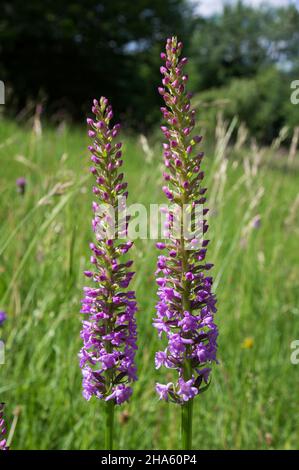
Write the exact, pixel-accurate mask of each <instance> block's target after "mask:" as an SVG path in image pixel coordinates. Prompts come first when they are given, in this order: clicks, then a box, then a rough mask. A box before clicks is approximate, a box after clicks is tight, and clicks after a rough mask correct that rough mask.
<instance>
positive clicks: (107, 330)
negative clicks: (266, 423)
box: [79, 97, 137, 404]
mask: <svg viewBox="0 0 299 470" xmlns="http://www.w3.org/2000/svg"><path fill="white" fill-rule="evenodd" d="M92 111H93V113H94V115H95V119H87V123H88V125H89V128H90V129H89V131H88V135H89V137H91V138H92V139H93V144H92V145H91V146H89V150H90V152H91V161H92V164H93V166H92V167H91V169H90V171H91V173H92V174H93V175H94V176H95V179H96V184H95V186H94V187H93V193H94V195H95V197H96V201H95V202H93V204H92V207H93V211H94V218H93V221H92V227H93V230H94V232H95V239H96V241H95V243H91V244H90V248H91V251H92V256H91V260H90V261H91V264H92V265H93V268H94V269H93V270H91V271H85V276H87V278H90V279H91V280H93V282H94V285H93V287H85V288H84V293H85V296H84V299H83V300H82V304H83V305H82V310H81V313H83V314H84V315H86V316H87V319H86V320H84V321H83V328H82V331H81V337H82V339H83V348H82V350H81V351H80V354H79V356H80V367H81V368H82V372H83V396H84V397H85V398H86V399H87V400H89V399H90V398H91V396H92V395H95V396H96V397H97V398H100V399H104V400H106V401H108V400H114V402H115V403H116V404H121V403H122V402H124V401H126V400H128V399H129V398H130V396H131V394H132V389H131V386H130V384H131V382H133V381H135V380H136V367H135V362H134V358H135V352H136V349H137V346H136V320H135V313H136V310H137V307H136V301H135V293H134V292H133V291H129V290H127V287H128V286H129V284H130V281H131V279H132V277H133V275H134V273H133V272H131V271H130V268H131V266H132V263H133V262H132V261H131V260H127V261H126V260H125V259H122V258H125V254H126V253H127V252H128V250H129V249H130V248H131V246H132V243H131V242H126V243H124V242H122V241H121V238H114V237H112V235H111V233H110V228H111V225H112V220H111V216H112V215H111V214H109V212H108V214H107V211H101V210H100V207H101V206H103V203H104V204H105V205H106V206H107V208H108V207H109V208H112V209H116V208H117V206H118V203H119V200H123V198H125V199H126V198H127V195H128V193H127V191H126V188H127V183H125V182H124V181H123V177H124V175H123V173H120V172H119V168H120V167H121V166H122V163H123V161H122V159H121V157H122V151H121V146H122V144H121V143H120V142H117V143H115V138H116V137H117V135H118V133H119V130H120V125H119V124H116V125H114V126H113V127H112V126H110V121H111V119H112V118H113V111H112V108H111V106H110V105H109V103H108V100H107V99H106V98H104V97H102V98H101V99H100V100H99V101H97V100H94V102H93V107H92ZM113 223H114V230H115V232H117V233H119V232H120V229H121V226H122V229H121V230H122V235H125V234H126V230H127V227H128V218H126V220H125V223H121V221H115V222H113ZM123 225H124V227H123ZM122 238H124V236H123V237H122Z"/></svg>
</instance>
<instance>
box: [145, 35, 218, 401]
mask: <svg viewBox="0 0 299 470" xmlns="http://www.w3.org/2000/svg"><path fill="white" fill-rule="evenodd" d="M182 47H183V46H182V43H181V42H177V39H176V38H172V39H168V40H167V44H166V53H162V54H161V58H162V59H163V60H164V62H165V65H163V66H162V67H161V69H160V70H161V73H162V75H163V80H162V83H163V85H164V86H163V87H160V88H159V89H158V90H159V93H160V95H162V97H163V99H164V101H165V104H166V106H165V107H163V108H161V111H162V114H163V117H164V119H165V120H166V121H167V125H164V126H162V127H161V129H162V132H163V134H164V136H165V137H166V139H167V142H166V143H164V144H163V147H164V153H163V154H164V161H165V166H166V172H165V173H164V174H163V176H164V179H165V181H166V184H167V186H164V187H163V191H164V193H165V194H166V196H167V198H168V199H169V200H170V201H171V202H172V203H173V204H172V205H171V206H170V208H169V209H168V210H167V213H166V230H167V231H166V234H165V235H167V241H166V243H157V248H159V249H161V250H165V249H166V254H165V255H162V256H159V258H158V266H157V272H156V275H157V284H158V286H159V287H158V296H159V302H158V304H157V317H156V318H155V320H154V326H155V327H156V328H157V330H158V332H159V336H160V337H162V335H163V334H166V336H167V340H168V345H167V347H166V349H165V350H164V351H159V352H157V353H156V358H155V364H156V368H157V369H158V368H160V367H161V366H165V367H167V368H168V369H175V370H176V371H177V372H178V380H177V382H176V383H172V382H170V383H168V384H166V385H164V384H159V383H158V384H157V385H156V390H157V393H158V394H159V397H160V398H161V399H165V400H171V401H174V402H176V403H181V404H182V403H184V402H186V401H188V400H190V399H192V398H194V397H195V396H196V395H198V394H199V393H201V392H203V391H204V390H205V389H206V388H207V386H208V384H209V375H210V370H211V369H210V364H211V362H212V361H216V349H217V343H216V339H217V334H218V333H217V327H216V325H215V324H214V318H213V317H214V313H215V312H216V307H215V304H216V298H215V295H214V294H213V293H212V290H211V288H212V282H213V280H212V277H211V276H208V275H207V273H206V272H207V271H208V270H209V269H211V267H212V266H213V265H212V264H209V263H206V262H205V257H206V251H207V245H208V243H209V240H207V239H205V236H204V235H205V234H206V232H207V230H208V224H207V220H206V218H205V216H206V214H207V212H208V209H206V208H205V207H204V204H205V202H206V198H205V193H206V188H204V187H203V186H202V180H203V178H204V173H203V171H202V169H201V162H202V159H203V156H204V154H203V152H201V151H200V152H199V151H198V150H197V149H196V147H197V144H198V143H200V141H201V136H198V135H193V133H192V131H193V128H194V126H195V110H194V109H192V108H191V103H190V98H191V95H190V94H189V93H188V92H186V83H187V81H188V76H187V75H186V74H185V73H184V71H183V69H184V65H185V64H186V63H187V59H186V58H184V57H183V58H181V51H182ZM174 206H179V207H181V208H183V207H185V206H189V207H192V208H193V209H194V208H195V207H200V208H201V214H202V217H201V219H200V221H198V220H197V219H196V218H195V217H194V214H193V215H192V217H191V222H192V224H195V225H196V224H197V225H196V226H195V228H194V233H195V235H194V239H192V240H191V242H190V241H189V239H187V238H186V237H185V232H183V230H181V232H180V236H179V237H177V236H174V235H173V233H172V232H171V230H169V229H170V227H171V226H172V225H173V223H174V219H175V217H176V210H175V208H173V209H172V208H171V207H174ZM182 232H183V233H182ZM199 235H201V236H200V237H199ZM189 243H191V245H190V246H189V245H188V244H189Z"/></svg>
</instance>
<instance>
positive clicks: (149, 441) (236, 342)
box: [0, 0, 299, 449]
mask: <svg viewBox="0 0 299 470" xmlns="http://www.w3.org/2000/svg"><path fill="white" fill-rule="evenodd" d="M195 3H196V2H193V3H192V4H189V3H188V4H186V2H185V1H179V0H167V1H164V2H158V1H157V2H155V1H152V2H147V1H145V0H143V1H141V0H138V1H137V0H136V1H135V2H132V3H131V2H126V1H120V0H115V1H113V2H94V1H91V0H89V1H82V2H80V3H79V2H78V3H77V2H66V3H64V2H61V3H59V4H57V3H54V2H52V1H49V2H43V3H40V2H34V1H31V2H29V3H23V2H18V1H13V2H10V3H8V2H4V3H3V15H2V16H1V19H0V41H1V48H0V65H1V76H0V79H1V80H3V81H4V82H5V85H6V105H5V106H1V107H0V110H1V113H2V114H1V118H0V162H1V171H0V217H1V231H0V296H1V297H0V310H5V311H6V312H7V316H8V318H7V320H6V322H5V323H4V325H3V327H1V329H0V337H1V339H3V340H4V342H5V352H6V360H5V364H4V365H1V366H0V399H1V401H5V402H6V403H7V410H6V419H7V422H8V424H9V427H10V426H11V423H12V422H13V420H14V422H15V424H16V428H15V432H14V436H13V441H12V448H13V449H99V448H102V447H103V443H104V442H103V431H104V419H103V418H104V413H103V406H102V403H101V402H99V401H97V400H91V401H90V402H88V403H87V402H86V401H85V400H84V399H83V398H82V396H81V372H80V369H79V366H78V359H77V354H78V351H79V349H80V347H81V340H80V337H79V332H80V326H81V325H80V320H81V315H80V314H79V310H80V299H81V297H82V287H83V285H84V283H85V279H84V277H83V274H82V272H83V270H84V269H86V268H88V266H89V249H88V243H89V242H90V241H91V239H92V231H91V227H90V220H91V207H90V206H91V200H92V194H91V185H92V178H91V177H90V176H89V173H88V167H89V162H88V156H87V151H86V148H87V145H88V138H87V137H86V128H85V124H84V118H85V115H86V114H89V107H90V100H91V98H93V97H94V96H97V97H99V96H100V95H102V94H106V95H108V96H109V98H111V101H112V104H113V105H114V107H115V110H116V112H117V114H118V117H119V119H120V120H121V122H122V124H124V127H125V130H124V134H123V140H124V152H125V153H124V159H125V164H124V170H125V174H126V179H127V180H128V182H129V203H134V202H138V203H143V204H145V205H146V206H148V205H149V204H150V203H158V202H164V201H165V199H164V196H163V194H162V191H161V186H162V178H161V174H162V171H163V170H162V169H163V166H162V158H161V138H160V133H159V130H158V124H159V121H160V114H159V106H160V105H161V100H160V98H159V96H157V93H156V87H157V85H158V83H159V80H160V77H159V65H160V58H159V52H160V50H161V49H162V48H163V46H164V39H165V37H166V36H167V35H168V34H171V33H172V32H175V33H177V34H178V35H179V36H181V37H182V38H183V40H184V42H185V44H186V51H185V52H186V55H189V58H190V62H189V66H188V67H189V74H190V88H191V89H192V90H193V91H194V92H195V96H194V104H195V107H196V108H197V117H198V128H199V130H200V132H202V133H203V134H204V137H205V139H204V142H203V144H202V147H203V150H205V152H206V159H205V160H204V164H203V165H204V170H205V171H206V182H207V185H208V188H209V191H208V205H209V207H210V209H211V215H210V221H209V224H210V232H209V234H210V238H211V240H212V241H211V245H210V249H209V256H208V259H209V261H211V262H213V263H214V264H215V268H214V272H213V275H214V278H215V291H216V294H217V297H218V308H219V311H218V313H217V323H218V326H219V330H220V335H219V354H218V356H219V361H220V364H219V366H217V367H214V371H213V380H212V384H211V387H210V389H209V390H208V392H207V393H205V394H203V395H202V396H200V397H198V398H197V399H196V400H195V409H194V413H195V418H194V419H195V423H194V448H196V449H208V448H213V449H216V448H220V449H232V448H236V449H245V448H250V449H269V448H274V449H278V448H282V449H295V448H298V441H299V416H298V406H299V398H298V371H299V369H298V367H299V366H296V365H294V364H292V363H291V360H290V355H291V352H292V350H291V348H290V345H291V342H292V341H294V340H296V339H299V326H298V325H299V306H298V305H299V304H298V300H299V290H298V279H299V251H298V235H299V190H298V182H299V178H298V174H299V154H298V151H297V147H298V140H299V130H298V126H299V114H298V113H299V105H294V104H291V102H290V92H291V90H290V83H291V81H292V80H294V79H299V64H298V51H297V45H298V26H299V23H298V22H299V19H298V18H299V13H298V11H297V9H296V8H295V7H294V6H288V7H285V8H283V9H282V8H276V9H274V8H272V7H264V8H260V9H254V8H251V7H250V6H247V5H243V4H242V3H237V4H234V5H233V6H226V7H225V8H224V10H223V11H220V13H217V14H215V15H211V16H210V15H208V16H206V15H204V16H202V15H201V14H200V9H198V8H197V7H196V5H195ZM21 176H24V177H25V178H26V180H27V186H26V191H25V194H24V195H23V196H22V195H21V194H20V193H19V192H18V191H17V188H16V179H17V178H18V177H21ZM132 254H133V257H134V261H135V270H136V273H137V274H136V277H135V279H134V283H133V287H134V288H135V289H136V292H137V299H138V302H139V313H138V330H139V352H138V356H137V360H138V370H139V381H138V382H137V383H136V384H135V386H134V395H133V399H132V400H131V402H130V403H129V404H126V405H124V406H122V407H121V408H120V409H119V412H118V415H117V423H118V426H117V442H118V446H119V448H121V449H175V448H177V446H178V442H179V441H178V436H179V421H180V413H179V410H178V408H177V407H176V406H175V405H168V404H166V403H160V402H158V399H157V396H156V394H155V392H154V385H155V381H159V380H163V379H164V376H163V371H155V369H154V354H155V351H156V350H157V349H158V348H159V349H160V348H161V344H160V341H159V340H158V338H157V334H156V331H155V330H154V329H153V327H152V318H153V316H154V312H155V303H156V286H155V281H154V271H155V262H156V256H157V252H156V249H155V246H154V241H153V240H138V241H137V242H136V246H135V248H134V250H132ZM166 374H167V373H166Z"/></svg>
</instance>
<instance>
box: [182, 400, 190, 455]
mask: <svg viewBox="0 0 299 470" xmlns="http://www.w3.org/2000/svg"><path fill="white" fill-rule="evenodd" d="M181 408H182V450H191V449H192V409H193V399H192V400H188V401H187V402H186V403H185V404H184V405H182V406H181Z"/></svg>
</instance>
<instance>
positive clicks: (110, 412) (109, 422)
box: [105, 400, 115, 450]
mask: <svg viewBox="0 0 299 470" xmlns="http://www.w3.org/2000/svg"><path fill="white" fill-rule="evenodd" d="M114 405H115V404H114V400H108V401H107V402H106V430H105V450H113V437H114Z"/></svg>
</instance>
